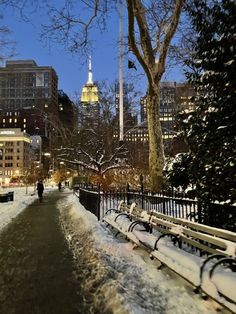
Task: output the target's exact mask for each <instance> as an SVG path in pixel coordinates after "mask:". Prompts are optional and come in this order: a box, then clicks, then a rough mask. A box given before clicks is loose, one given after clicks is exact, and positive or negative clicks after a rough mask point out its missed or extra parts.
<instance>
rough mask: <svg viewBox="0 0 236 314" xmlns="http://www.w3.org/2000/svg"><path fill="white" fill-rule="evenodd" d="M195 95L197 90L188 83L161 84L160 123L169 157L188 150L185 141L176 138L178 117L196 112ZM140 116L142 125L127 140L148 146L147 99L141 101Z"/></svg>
mask: <svg viewBox="0 0 236 314" xmlns="http://www.w3.org/2000/svg"><path fill="white" fill-rule="evenodd" d="M195 94H196V92H195V90H194V89H193V87H192V86H190V85H189V84H188V83H176V82H161V84H160V121H161V126H162V134H163V143H164V149H165V153H166V154H167V155H175V154H177V153H179V152H186V151H187V150H188V147H187V145H186V143H185V141H184V139H180V138H179V137H178V138H177V137H176V134H177V132H178V125H177V117H178V114H179V112H181V111H192V110H194V108H195V106H194V102H193V97H194V96H195ZM140 116H141V124H140V125H138V126H137V127H135V128H134V129H132V130H131V131H128V133H127V135H126V139H127V141H129V142H136V143H138V142H141V143H147V144H148V128H147V100H146V97H142V98H141V99H140Z"/></svg>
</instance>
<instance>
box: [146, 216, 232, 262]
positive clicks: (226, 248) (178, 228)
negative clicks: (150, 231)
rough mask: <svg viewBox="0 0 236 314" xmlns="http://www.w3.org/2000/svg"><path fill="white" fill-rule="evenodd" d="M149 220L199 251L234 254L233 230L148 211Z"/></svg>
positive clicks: (153, 224)
mask: <svg viewBox="0 0 236 314" xmlns="http://www.w3.org/2000/svg"><path fill="white" fill-rule="evenodd" d="M149 221H150V222H151V224H152V226H153V227H155V228H156V229H158V230H159V231H160V232H162V233H171V234H175V235H178V236H179V237H180V239H181V240H182V241H183V242H185V243H187V244H190V245H192V246H194V247H196V248H197V249H199V250H201V251H205V252H207V253H210V254H215V253H222V254H223V255H226V256H233V257H235V256H236V234H235V233H233V232H230V231H227V230H223V229H217V228H213V227H209V226H205V225H202V224H198V223H194V222H190V221H188V220H186V219H180V218H175V217H170V216H167V215H164V214H160V213H157V212H150V213H149Z"/></svg>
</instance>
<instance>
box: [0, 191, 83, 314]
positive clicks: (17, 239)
mask: <svg viewBox="0 0 236 314" xmlns="http://www.w3.org/2000/svg"><path fill="white" fill-rule="evenodd" d="M68 193H69V192H59V191H54V192H51V193H49V194H46V195H45V196H44V200H43V203H39V201H38V200H37V201H35V202H34V203H33V204H31V205H29V206H28V207H27V208H26V209H25V210H24V211H23V212H22V213H21V214H20V215H19V216H18V217H16V218H15V219H14V220H13V221H12V222H11V223H10V224H9V225H8V226H7V227H6V228H5V229H4V230H3V232H2V233H1V234H0V313H1V314H72V313H84V310H83V309H82V308H81V304H79V302H80V300H81V297H80V293H79V291H78V289H79V283H78V282H76V280H75V276H74V265H73V258H72V254H71V252H70V250H69V248H68V246H67V243H66V241H65V237H64V235H63V233H62V230H61V227H60V222H59V211H58V209H57V206H56V203H57V201H58V200H60V199H62V198H63V197H66V196H67V195H68ZM70 193H71V192H70Z"/></svg>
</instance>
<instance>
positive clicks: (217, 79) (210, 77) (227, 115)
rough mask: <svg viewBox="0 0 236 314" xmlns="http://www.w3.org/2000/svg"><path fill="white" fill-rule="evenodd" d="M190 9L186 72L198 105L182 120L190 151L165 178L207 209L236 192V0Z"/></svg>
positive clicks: (199, 2) (199, 1)
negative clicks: (193, 36) (190, 191)
mask: <svg viewBox="0 0 236 314" xmlns="http://www.w3.org/2000/svg"><path fill="white" fill-rule="evenodd" d="M189 12H190V16H191V18H192V21H193V25H194V27H195V29H196V31H197V32H198V38H197V43H196V49H195V53H194V58H193V59H192V60H191V61H189V65H190V66H191V68H192V69H194V70H193V72H192V73H188V74H187V75H188V79H189V81H190V83H191V84H192V85H193V86H194V87H195V88H196V91H197V97H196V99H195V103H196V106H197V108H196V110H195V112H193V113H192V114H190V115H188V116H187V117H185V119H183V120H182V129H183V132H184V134H185V137H186V139H187V142H188V145H189V148H190V152H189V153H188V154H185V155H183V156H182V157H181V156H178V160H176V162H175V163H174V164H173V167H172V171H170V173H169V177H170V180H171V181H172V183H174V185H175V186H179V185H182V186H183V187H186V186H187V185H189V184H191V185H192V186H193V187H194V192H195V196H197V197H198V199H199V200H200V201H202V203H203V204H204V208H208V210H209V208H210V205H209V204H210V203H211V202H214V201H220V202H226V203H233V202H235V196H236V192H235V186H236V176H235V174H236V172H235V168H236V167H235V160H236V158H235V157H236V137H235V130H236V110H235V109H236V23H235V19H236V4H235V1H233V0H221V1H216V0H215V1H212V0H211V1H205V0H195V1H194V5H193V6H191V9H190V10H189ZM207 204H208V205H207Z"/></svg>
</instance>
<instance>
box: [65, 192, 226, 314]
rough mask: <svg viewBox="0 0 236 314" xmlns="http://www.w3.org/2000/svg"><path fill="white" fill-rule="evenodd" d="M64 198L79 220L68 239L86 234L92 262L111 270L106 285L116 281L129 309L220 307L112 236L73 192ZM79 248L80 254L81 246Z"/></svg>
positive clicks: (177, 313) (175, 313) (175, 311)
mask: <svg viewBox="0 0 236 314" xmlns="http://www.w3.org/2000/svg"><path fill="white" fill-rule="evenodd" d="M64 202H65V201H64ZM66 202H67V203H68V204H69V203H70V204H72V205H71V207H70V215H71V217H72V219H73V220H74V221H76V220H78V221H79V223H78V224H77V225H76V229H77V240H76V239H74V238H75V237H76V232H73V231H71V234H68V233H67V239H68V241H69V242H70V241H71V239H73V241H74V243H75V244H76V243H78V242H77V241H78V237H83V235H87V241H88V243H89V247H90V250H94V251H95V252H97V255H99V259H100V261H99V260H97V261H96V262H94V263H97V264H102V265H104V264H105V268H106V269H107V271H108V273H110V270H112V271H113V278H114V281H113V283H111V282H110V284H109V287H110V286H111V285H117V289H116V291H117V293H120V296H121V297H122V299H123V302H124V304H125V305H126V308H128V313H134V314H141V313H148V314H151V313H153V314H154V313H169V314H183V313H191V314H195V313H216V312H218V311H220V309H221V307H220V306H218V305H217V304H216V303H215V302H214V301H212V300H208V301H203V300H202V299H201V298H200V296H199V295H196V294H194V293H193V289H192V287H191V286H190V285H188V284H187V283H186V282H185V281H184V280H182V279H181V278H180V277H178V276H176V275H174V274H173V273H172V272H170V271H168V270H164V271H163V270H158V269H157V267H158V266H159V264H158V262H157V261H156V260H153V261H152V260H150V258H149V254H148V253H147V252H146V251H144V250H142V249H140V248H134V246H133V245H132V244H131V243H130V242H127V241H125V240H124V238H122V237H120V236H118V237H114V232H112V231H111V230H110V229H109V228H107V227H106V225H105V224H104V223H101V222H98V221H97V218H96V217H95V216H94V215H93V214H91V213H90V212H88V211H86V210H85V209H84V207H83V206H82V205H81V204H80V203H79V201H78V198H76V196H74V195H71V196H69V197H68V198H67V200H66ZM65 206H66V204H65V203H63V204H59V208H65ZM85 238H86V237H85ZM91 238H92V240H91ZM85 241H86V240H85ZM78 250H79V252H78V254H80V256H81V248H79V249H78ZM103 267H104V266H103ZM114 272H115V273H114ZM91 276H92V274H91ZM107 280H108V278H106V280H105V282H106V281H107ZM111 298H112V296H111V297H110V299H111ZM113 310H114V309H113ZM114 313H115V312H114Z"/></svg>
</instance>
